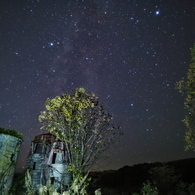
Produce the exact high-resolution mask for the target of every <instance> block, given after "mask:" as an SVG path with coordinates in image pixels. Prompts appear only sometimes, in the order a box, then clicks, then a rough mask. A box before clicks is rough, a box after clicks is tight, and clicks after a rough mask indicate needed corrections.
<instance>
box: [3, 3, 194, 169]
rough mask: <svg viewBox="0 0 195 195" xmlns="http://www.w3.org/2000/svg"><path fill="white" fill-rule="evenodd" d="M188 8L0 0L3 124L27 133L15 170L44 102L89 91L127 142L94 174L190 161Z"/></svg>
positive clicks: (191, 12)
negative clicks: (184, 92)
mask: <svg viewBox="0 0 195 195" xmlns="http://www.w3.org/2000/svg"><path fill="white" fill-rule="evenodd" d="M194 8H195V3H194V1H192V0H186V1H183V0H173V1H164V0H162V1H161V0H158V1H155V0H150V1H149V0H129V1H128V0H125V1H119V0H107V1H106V0H88V1H87V0H74V1H73V0H72V1H68V0H55V1H52V0H47V1H46V0H36V1H35V0H34V1H30V0H20V1H12V0H1V2H0V51H1V52H0V80H1V82H0V89H1V96H0V126H1V127H3V128H6V129H15V130H18V131H21V132H22V133H23V134H24V142H23V146H22V150H21V152H20V157H19V161H18V165H17V168H18V170H21V169H22V168H23V167H24V166H25V163H26V156H27V154H28V151H29V147H30V142H31V141H32V140H33V138H34V136H35V135H37V134H40V133H41V131H40V124H39V122H38V116H39V113H40V111H41V110H43V109H44V102H45V101H46V99H47V98H52V97H55V96H56V95H61V94H62V93H67V92H70V91H71V90H73V89H74V88H77V87H84V88H85V89H86V90H87V91H88V92H89V93H90V92H94V93H96V94H97V95H98V96H99V97H100V100H101V102H102V104H103V105H104V106H105V108H106V109H107V110H109V112H110V113H111V114H113V118H114V123H115V124H116V125H117V126H118V125H120V126H121V130H122V131H123V132H124V136H123V137H122V138H121V143H120V145H119V146H118V147H117V148H115V149H112V151H111V153H113V155H112V156H111V157H110V158H109V159H108V160H106V161H105V162H102V163H101V164H99V165H97V166H96V168H97V169H117V168H120V167H122V166H124V165H132V164H137V163H142V162H156V161H169V160H177V159H182V158H189V157H194V153H193V152H184V145H185V142H184V141H183V140H184V138H183V136H184V133H185V127H184V125H183V124H182V122H181V120H182V118H183V117H184V114H185V111H184V109H183V97H181V95H180V94H179V93H178V91H177V90H175V82H176V81H178V80H180V79H181V78H182V77H184V76H185V74H186V71H187V67H188V64H189V61H190V49H191V48H192V46H193V43H194V42H195V25H194V18H195V9H194Z"/></svg>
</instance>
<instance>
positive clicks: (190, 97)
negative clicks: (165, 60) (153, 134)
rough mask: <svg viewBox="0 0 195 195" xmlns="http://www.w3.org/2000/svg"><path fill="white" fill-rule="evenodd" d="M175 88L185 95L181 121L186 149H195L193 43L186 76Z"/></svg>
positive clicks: (194, 58) (194, 54)
mask: <svg viewBox="0 0 195 195" xmlns="http://www.w3.org/2000/svg"><path fill="white" fill-rule="evenodd" d="M176 88H177V89H178V90H179V92H180V93H182V94H183V95H185V100H184V107H185V109H186V110H187V111H188V113H187V115H186V116H185V118H184V120H183V122H184V124H185V126H186V128H187V129H186V133H185V141H186V142H187V145H186V147H185V149H186V150H189V149H193V150H195V44H194V46H193V48H192V50H191V62H190V64H189V67H188V72H187V75H186V78H182V79H181V80H180V81H179V82H177V83H176Z"/></svg>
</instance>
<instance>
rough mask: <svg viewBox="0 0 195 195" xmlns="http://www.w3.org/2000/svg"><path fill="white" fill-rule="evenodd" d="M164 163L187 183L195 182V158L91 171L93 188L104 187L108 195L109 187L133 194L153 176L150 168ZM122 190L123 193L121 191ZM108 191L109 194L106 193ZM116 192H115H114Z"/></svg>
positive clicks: (117, 191)
mask: <svg viewBox="0 0 195 195" xmlns="http://www.w3.org/2000/svg"><path fill="white" fill-rule="evenodd" d="M164 164H166V165H168V166H169V167H172V168H174V171H175V174H176V175H180V179H181V180H182V181H183V182H185V183H193V182H195V174H194V169H195V158H191V159H183V160H177V161H170V162H166V163H160V162H156V163H143V164H137V165H134V166H124V167H122V168H120V169H118V170H110V171H102V172H93V173H91V177H92V184H93V185H94V188H93V189H97V188H102V191H104V189H106V192H103V194H102V195H104V194H105V195H108V194H111V193H109V191H108V189H112V190H115V194H131V193H133V192H138V191H139V190H140V189H141V187H142V185H143V183H144V182H145V181H147V180H149V179H151V176H150V174H149V170H151V168H154V167H160V166H163V165H164ZM120 192H121V193H120ZM106 193H107V194H106ZM113 194H114V193H113Z"/></svg>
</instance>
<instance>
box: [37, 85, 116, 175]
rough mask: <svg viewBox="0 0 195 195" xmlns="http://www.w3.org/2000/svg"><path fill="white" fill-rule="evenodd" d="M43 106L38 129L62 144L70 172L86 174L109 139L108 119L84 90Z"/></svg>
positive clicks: (110, 127)
mask: <svg viewBox="0 0 195 195" xmlns="http://www.w3.org/2000/svg"><path fill="white" fill-rule="evenodd" d="M45 107H46V110H45V111H42V112H41V114H40V116H39V121H40V122H41V123H42V127H41V128H42V129H46V130H48V131H49V132H51V133H54V134H55V135H56V136H57V138H58V139H60V140H62V141H64V142H65V144H66V149H67V153H68V158H69V161H70V165H71V166H70V167H71V169H72V171H73V173H74V172H76V173H81V172H83V171H86V170H87V169H88V168H89V167H90V166H92V165H93V164H94V163H95V161H96V160H97V159H98V158H99V156H100V154H102V152H104V151H105V150H106V149H107V148H108V146H109V144H110V143H111V142H112V140H113V137H114V127H113V125H112V123H111V121H112V116H111V115H110V114H109V113H108V112H107V111H106V110H104V108H103V106H102V105H100V104H99V101H98V97H96V95H95V94H88V93H87V92H86V91H85V89H84V88H78V89H76V90H75V91H73V92H72V93H70V94H63V95H62V96H56V97H55V98H53V99H48V100H47V101H46V103H45Z"/></svg>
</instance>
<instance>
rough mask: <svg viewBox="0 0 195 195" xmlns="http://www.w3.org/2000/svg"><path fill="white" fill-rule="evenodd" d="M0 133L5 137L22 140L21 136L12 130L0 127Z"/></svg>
mask: <svg viewBox="0 0 195 195" xmlns="http://www.w3.org/2000/svg"><path fill="white" fill-rule="evenodd" d="M0 133H2V134H6V135H11V136H14V137H17V138H19V139H23V134H22V133H20V132H19V131H15V130H13V129H7V130H6V129H4V128H2V127H0Z"/></svg>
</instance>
